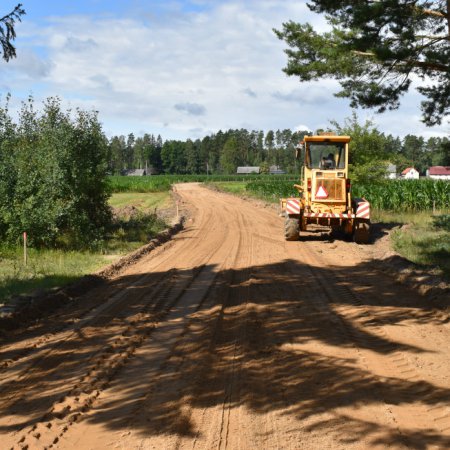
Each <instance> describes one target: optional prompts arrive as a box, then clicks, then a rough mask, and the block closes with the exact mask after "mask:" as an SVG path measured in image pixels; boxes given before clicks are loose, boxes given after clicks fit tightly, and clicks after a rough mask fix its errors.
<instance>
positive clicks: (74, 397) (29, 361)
mask: <svg viewBox="0 0 450 450" xmlns="http://www.w3.org/2000/svg"><path fill="white" fill-rule="evenodd" d="M178 193H179V195H180V197H181V199H182V200H183V202H184V204H185V206H189V209H190V211H191V216H190V217H191V218H190V219H189V220H188V222H187V224H186V227H185V229H184V230H183V231H182V232H180V233H179V234H178V235H176V236H175V237H174V239H173V240H171V241H169V242H168V243H166V244H164V245H162V246H161V247H159V248H158V249H157V250H155V251H154V252H152V253H150V254H149V255H147V256H146V257H144V258H143V259H141V260H140V261H139V262H138V263H136V264H135V265H133V266H131V267H130V268H128V269H127V270H126V271H124V272H122V273H120V275H118V276H116V277H115V278H113V279H111V280H110V281H109V282H108V283H106V284H105V285H102V286H100V287H97V288H96V289H95V290H92V291H90V292H88V293H87V294H86V295H84V296H82V297H81V298H79V299H77V300H76V301H73V302H71V303H69V304H68V306H67V307H64V308H63V309H60V310H58V311H57V312H56V313H55V314H54V315H53V316H50V317H49V318H47V319H46V320H44V321H42V322H39V323H37V324H35V325H34V326H33V327H31V328H29V329H27V330H20V331H17V332H15V333H9V334H8V335H7V337H5V338H4V339H3V342H2V347H1V362H2V368H1V370H0V447H1V448H2V449H7V448H28V449H32V448H63V449H67V448H77V449H88V448H89V449H103V448H118V449H137V448H139V449H172V448H182V449H193V448H199V449H213V448H216V449H225V448H228V449H253V448H255V449H256V448H268V449H276V448H277V449H278V448H279V449H321V450H322V449H367V448H380V449H381V448H383V449H384V448H413V449H425V448H450V358H449V356H450V345H449V343H450V326H449V323H448V320H446V317H445V316H444V315H443V314H440V313H438V312H436V311H433V310H432V309H431V307H429V306H427V303H426V302H425V301H424V299H423V298H422V297H419V296H418V295H417V294H416V293H415V292H413V291H412V290H408V289H407V288H405V287H403V286H401V285H399V284H395V283H393V281H392V279H391V278H389V277H387V276H386V275H382V274H380V273H377V272H375V271H374V270H373V269H372V268H371V265H370V264H369V262H368V261H367V259H368V258H367V257H366V256H365V255H366V254H368V253H369V252H370V251H369V249H368V248H362V247H359V246H357V245H356V244H353V243H349V242H343V241H338V240H336V241H332V240H330V239H329V238H327V236H326V235H324V234H323V233H322V232H320V230H316V231H315V232H311V233H308V234H305V236H304V237H302V240H301V241H300V242H285V241H284V240H283V236H282V228H283V227H282V219H281V218H279V217H278V216H277V214H276V212H275V211H273V210H272V209H264V208H262V207H257V206H255V204H252V203H250V202H246V201H244V200H241V199H238V198H235V197H232V196H229V195H227V194H223V193H216V192H212V191H210V190H207V189H205V188H204V187H202V186H201V185H196V184H186V185H180V186H178Z"/></svg>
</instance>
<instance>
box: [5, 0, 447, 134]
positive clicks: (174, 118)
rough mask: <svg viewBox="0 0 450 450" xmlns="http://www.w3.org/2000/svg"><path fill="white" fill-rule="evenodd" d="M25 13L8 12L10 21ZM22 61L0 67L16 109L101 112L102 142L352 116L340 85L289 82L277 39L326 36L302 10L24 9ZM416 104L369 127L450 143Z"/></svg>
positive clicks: (365, 114) (227, 5) (97, 3)
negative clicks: (298, 32) (295, 29)
mask: <svg viewBox="0 0 450 450" xmlns="http://www.w3.org/2000/svg"><path fill="white" fill-rule="evenodd" d="M16 3H17V2H14V1H12V2H11V1H4V2H2V6H1V11H0V13H1V12H4V13H6V12H9V11H10V10H11V9H12V8H13V7H14V6H15V4H16ZM23 5H24V8H25V10H26V12H27V15H26V16H24V17H23V22H22V23H21V24H19V25H18V26H17V35H18V38H17V40H16V48H17V58H16V59H15V60H12V61H11V62H10V63H5V62H4V61H2V62H1V63H0V94H1V96H2V98H4V96H5V94H6V93H7V92H10V93H11V94H12V108H13V109H14V108H18V107H19V106H20V102H21V101H23V100H24V99H26V98H27V96H28V95H33V96H34V97H35V99H36V100H37V101H38V102H40V101H41V100H43V99H44V98H46V97H48V96H55V95H57V96H59V97H61V99H62V101H63V104H64V105H65V106H66V107H70V108H74V107H81V108H83V109H95V110H97V111H99V117H100V120H101V122H102V123H103V128H104V130H105V132H106V133H107V134H108V135H109V136H111V135H113V134H124V135H126V134H128V133H131V132H132V133H134V134H135V135H142V134H143V133H145V132H147V133H153V134H161V136H162V137H163V138H164V139H169V138H179V139H186V138H197V137H200V138H201V137H203V136H205V135H208V134H210V133H213V132H216V131H218V130H219V129H222V130H224V129H228V128H248V129H256V130H269V129H275V130H276V129H285V128H290V129H309V130H316V129H317V128H324V127H327V126H328V125H329V121H330V120H336V121H338V122H339V123H342V122H343V121H344V119H345V118H346V117H349V116H350V115H351V109H350V108H349V106H348V101H347V100H345V99H337V98H335V97H334V96H333V93H334V92H336V91H337V90H338V89H339V86H338V85H337V83H336V82H335V81H333V80H324V81H320V82H314V83H303V84H301V83H299V82H298V81H297V80H296V79H295V78H290V77H287V76H286V75H285V74H284V73H283V72H282V68H283V67H284V65H285V64H286V57H285V55H284V53H283V49H284V44H283V42H281V41H279V40H278V39H277V38H276V36H275V35H274V33H273V31H272V29H273V28H280V27H281V24H282V23H283V22H285V21H287V20H289V19H293V20H296V21H301V22H304V21H310V22H311V23H312V24H313V25H314V26H316V27H319V28H320V27H321V28H323V27H324V21H323V18H321V17H320V16H317V15H315V14H312V13H311V12H310V11H309V10H308V9H307V7H306V5H305V2H304V1H300V0H285V1H275V0H247V1H237V0H216V1H214V0H191V1H176V0H175V1H170V0H169V1H163V0H156V1H126V0H122V1H119V0H115V1H113V0H109V1H106V0H81V1H65V0H63V1H45V2H42V1H37V0H29V1H28V0H23ZM420 100H421V97H420V95H419V94H418V93H417V92H415V91H414V90H413V91H412V92H411V93H410V94H408V95H407V96H406V97H405V98H404V100H403V102H402V107H401V109H400V110H398V111H393V112H388V113H386V114H383V115H377V114H375V113H374V112H372V111H367V110H360V111H357V113H358V116H359V117H360V120H361V121H363V120H365V119H372V120H373V121H374V122H375V123H376V125H377V126H378V127H379V129H380V130H381V131H383V132H385V133H391V134H394V135H399V136H404V135H406V134H408V133H411V134H416V135H423V136H425V137H429V136H434V135H435V136H443V135H446V134H448V133H449V131H450V130H449V124H448V122H447V123H444V124H443V125H442V126H439V127H434V128H426V127H425V126H424V125H423V124H422V123H421V122H420V109H419V106H420Z"/></svg>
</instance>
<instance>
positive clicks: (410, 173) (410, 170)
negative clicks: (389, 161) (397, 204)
mask: <svg viewBox="0 0 450 450" xmlns="http://www.w3.org/2000/svg"><path fill="white" fill-rule="evenodd" d="M400 176H401V177H402V178H414V179H418V178H419V172H418V171H417V170H416V169H414V167H407V168H406V169H405V170H404V171H403V172H402V173H401V175H400Z"/></svg>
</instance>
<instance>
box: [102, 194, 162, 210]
mask: <svg viewBox="0 0 450 450" xmlns="http://www.w3.org/2000/svg"><path fill="white" fill-rule="evenodd" d="M109 204H110V205H111V206H112V207H113V208H123V207H125V206H134V207H136V208H137V209H139V210H141V211H153V210H154V209H155V208H157V209H163V208H168V207H170V205H171V202H170V194H169V192H168V191H163V192H153V193H150V194H149V193H141V192H121V193H116V194H112V195H111V198H110V199H109Z"/></svg>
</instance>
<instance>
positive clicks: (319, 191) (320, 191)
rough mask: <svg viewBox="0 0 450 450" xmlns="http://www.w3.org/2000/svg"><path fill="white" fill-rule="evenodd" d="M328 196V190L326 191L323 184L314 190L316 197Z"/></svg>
mask: <svg viewBox="0 0 450 450" xmlns="http://www.w3.org/2000/svg"><path fill="white" fill-rule="evenodd" d="M327 197H328V192H327V191H326V189H325V188H324V187H323V186H319V189H317V192H316V198H327Z"/></svg>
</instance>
